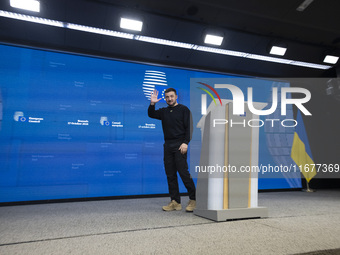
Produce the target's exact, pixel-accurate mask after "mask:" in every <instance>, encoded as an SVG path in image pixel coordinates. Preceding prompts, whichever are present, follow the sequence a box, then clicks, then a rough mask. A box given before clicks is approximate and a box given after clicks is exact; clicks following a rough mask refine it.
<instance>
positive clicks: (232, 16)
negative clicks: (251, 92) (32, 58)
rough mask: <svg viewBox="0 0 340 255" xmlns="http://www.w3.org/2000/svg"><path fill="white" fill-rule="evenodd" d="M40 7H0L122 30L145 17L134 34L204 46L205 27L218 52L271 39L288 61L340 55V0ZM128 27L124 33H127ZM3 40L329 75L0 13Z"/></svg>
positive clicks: (117, 0)
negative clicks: (217, 39) (129, 20)
mask: <svg viewBox="0 0 340 255" xmlns="http://www.w3.org/2000/svg"><path fill="white" fill-rule="evenodd" d="M40 1H41V12H40V13H38V14H36V13H32V12H29V11H23V10H20V9H14V8H12V7H10V5H9V0H3V1H1V3H0V10H4V11H9V12H16V13H23V14H26V15H33V16H39V17H43V18H48V19H52V20H58V21H63V22H69V23H75V24H81V25H86V26H91V27H97V28H104V29H109V30H114V31H122V30H121V28H120V27H119V19H120V17H121V16H123V15H128V16H130V17H137V18H139V19H142V20H143V22H144V24H143V30H142V32H140V33H139V34H141V35H146V36H150V37H157V38H162V39H167V40H172V41H179V42H186V43H192V44H195V45H204V43H203V36H204V33H205V32H209V31H213V32H217V33H221V34H223V35H224V41H223V44H222V45H221V46H220V48H222V49H228V50H235V51H241V52H246V53H253V54H259V55H265V56H269V54H268V47H269V45H270V44H271V43H273V42H280V43H284V44H285V45H287V47H288V50H287V52H286V55H285V56H284V57H283V58H285V59H291V60H297V61H304V62H311V63H316V64H323V63H322V56H323V55H324V54H325V53H331V54H337V55H339V54H340V27H339V24H340V15H339V13H338V12H339V10H340V1H338V0H314V1H313V2H312V3H311V4H310V6H309V7H308V8H306V9H305V10H304V11H303V12H301V11H297V10H296V9H297V7H298V6H299V5H300V4H301V3H302V2H303V0H275V1H273V0H225V1H222V0H209V1H203V0H171V1H163V0H139V1H132V0H68V1H67V0H40ZM124 32H127V31H124ZM0 41H2V42H4V43H13V44H19V45H28V46H33V47H42V48H47V49H55V50H61V51H67V52H75V53H81V54H89V55H96V56H102V57H107V58H116V59H117V58H118V59H125V60H132V61H141V62H147V63H154V64H161V65H170V66H179V67H187V68H194V69H203V70H211V71H217V72H226V73H233V74H242V75H251V76H261V77H334V76H336V75H337V72H336V71H338V70H339V63H338V64H337V65H336V66H334V67H333V68H331V69H329V70H320V69H315V68H306V67H299V66H292V65H287V64H279V63H272V62H266V61H259V60H252V59H246V58H242V57H233V56H226V55H220V54H216V53H208V52H200V51H195V50H190V49H183V48H177V47H172V46H164V45H157V44H150V43H146V42H141V41H136V40H128V39H122V38H116V37H110V36H105V35H98V34H93V33H88V32H82V31H75V30H70V29H66V28H59V27H52V26H46V25H41V24H35V23H31V22H25V21H20V20H14V19H9V18H4V17H0Z"/></svg>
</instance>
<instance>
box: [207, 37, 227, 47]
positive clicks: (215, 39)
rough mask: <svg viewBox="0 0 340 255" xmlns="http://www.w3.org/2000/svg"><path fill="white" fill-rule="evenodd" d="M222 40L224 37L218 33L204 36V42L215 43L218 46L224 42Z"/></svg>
mask: <svg viewBox="0 0 340 255" xmlns="http://www.w3.org/2000/svg"><path fill="white" fill-rule="evenodd" d="M222 41H223V37H222V36H218V35H210V34H207V35H206V36H205V38H204V43H207V44H213V45H217V46H220V45H221V44H222Z"/></svg>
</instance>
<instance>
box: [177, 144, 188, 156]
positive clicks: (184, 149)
mask: <svg viewBox="0 0 340 255" xmlns="http://www.w3.org/2000/svg"><path fill="white" fill-rule="evenodd" d="M178 150H179V151H181V153H182V154H185V153H187V151H188V145H187V144H186V143H182V144H181V146H180V147H179V149H178Z"/></svg>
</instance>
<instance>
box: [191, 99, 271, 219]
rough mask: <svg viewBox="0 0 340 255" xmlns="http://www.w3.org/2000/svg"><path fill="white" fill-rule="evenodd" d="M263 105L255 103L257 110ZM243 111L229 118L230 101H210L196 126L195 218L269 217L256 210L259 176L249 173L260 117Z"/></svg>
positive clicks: (253, 163)
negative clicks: (198, 141)
mask: <svg viewBox="0 0 340 255" xmlns="http://www.w3.org/2000/svg"><path fill="white" fill-rule="evenodd" d="M265 106H266V103H254V107H255V108H256V109H258V110H260V109H262V108H263V107H265ZM244 109H245V114H244V115H241V116H238V115H232V113H233V104H232V100H225V99H223V100H222V106H221V105H215V104H214V103H213V102H212V103H211V104H210V106H209V107H208V109H207V115H204V116H203V117H202V118H201V120H200V121H199V122H198V124H197V127H198V128H200V129H201V132H202V147H201V156H200V169H199V171H198V176H197V178H198V179H197V189H196V202H197V206H196V209H195V210H194V214H195V215H198V216H201V217H204V218H208V219H212V220H215V221H226V220H232V219H246V218H261V217H268V210H267V208H265V207H258V179H257V177H258V173H257V172H256V171H250V169H251V167H252V166H257V165H258V148H259V127H258V126H260V122H259V116H258V115H254V114H252V113H251V112H250V111H249V110H248V107H247V105H246V104H245V107H244ZM226 122H227V123H226ZM241 169H242V172H241V171H240V170H241ZM247 169H248V170H247ZM209 170H210V171H209Z"/></svg>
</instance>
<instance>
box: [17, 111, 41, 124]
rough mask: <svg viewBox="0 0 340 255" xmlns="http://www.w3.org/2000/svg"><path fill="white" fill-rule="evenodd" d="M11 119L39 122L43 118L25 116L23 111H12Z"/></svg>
mask: <svg viewBox="0 0 340 255" xmlns="http://www.w3.org/2000/svg"><path fill="white" fill-rule="evenodd" d="M13 119H14V120H15V121H16V122H29V123H41V121H43V120H44V118H40V117H26V116H25V114H24V112H21V111H16V112H14V115H13Z"/></svg>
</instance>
